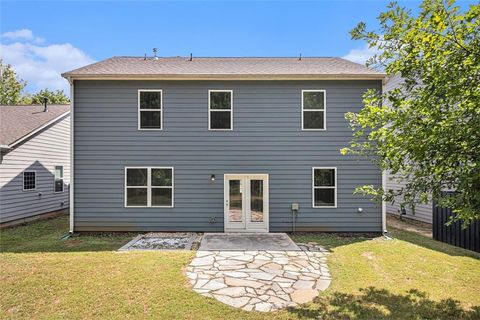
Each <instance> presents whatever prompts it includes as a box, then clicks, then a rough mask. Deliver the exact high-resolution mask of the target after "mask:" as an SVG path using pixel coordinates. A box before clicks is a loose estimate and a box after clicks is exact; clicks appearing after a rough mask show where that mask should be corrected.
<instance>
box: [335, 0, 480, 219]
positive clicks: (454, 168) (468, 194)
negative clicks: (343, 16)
mask: <svg viewBox="0 0 480 320" xmlns="http://www.w3.org/2000/svg"><path fill="white" fill-rule="evenodd" d="M420 9H421V10H420V12H419V14H418V15H417V16H414V15H412V13H411V11H410V10H407V9H405V8H403V7H400V6H399V5H398V4H397V3H395V2H394V3H390V4H389V5H388V7H387V10H386V12H383V13H381V14H380V15H379V17H378V20H379V22H380V27H379V29H378V30H376V31H366V25H365V23H363V22H361V23H359V24H358V25H357V26H356V27H355V28H354V29H353V30H352V31H351V32H350V33H351V36H352V38H353V39H356V40H365V41H366V42H367V43H368V44H369V46H370V47H376V48H379V49H380V51H381V53H379V54H377V55H375V56H374V57H373V58H371V59H370V60H369V61H368V62H367V64H368V65H370V66H376V67H380V68H382V69H384V70H385V71H386V72H387V73H388V74H390V75H399V76H401V77H402V78H403V79H404V82H403V84H401V86H400V87H399V88H397V89H395V90H393V91H391V92H388V93H383V94H380V93H379V92H376V91H374V90H369V91H367V92H366V93H365V95H364V105H365V106H364V108H363V109H362V110H361V111H360V112H359V113H356V114H354V113H348V114H346V118H347V120H349V122H350V125H351V127H352V129H353V130H354V135H353V136H354V138H353V140H352V141H351V144H350V147H349V148H344V149H342V150H341V151H342V153H343V154H348V153H350V154H361V155H366V156H367V157H369V158H371V159H372V161H375V162H377V163H378V164H379V165H380V167H381V168H382V169H384V170H389V171H390V172H391V173H393V174H400V175H403V176H405V181H407V185H406V187H405V188H403V190H400V191H399V192H393V191H391V190H387V191H385V192H384V191H383V190H381V189H377V188H374V187H373V186H363V187H359V188H357V192H363V193H366V194H370V195H373V197H374V199H377V200H381V199H383V200H386V201H393V199H394V196H395V195H401V196H403V203H402V204H404V205H409V206H413V207H414V206H415V203H418V202H419V201H425V200H426V199H427V197H428V195H429V194H431V196H432V197H433V199H435V200H438V201H440V203H441V204H442V205H443V206H446V207H449V208H452V209H453V212H454V213H456V215H455V220H458V219H461V220H464V221H465V224H464V225H468V224H469V222H471V221H472V220H473V219H478V218H480V21H479V20H480V19H479V17H480V5H479V4H475V5H470V6H469V7H468V8H467V9H465V10H464V11H461V9H460V8H459V7H458V6H455V3H454V1H453V0H448V1H446V2H443V1H441V0H424V1H423V3H422V4H421V6H420ZM445 189H453V190H456V192H455V194H454V195H453V196H451V197H448V198H442V197H441V191H442V190H445Z"/></svg>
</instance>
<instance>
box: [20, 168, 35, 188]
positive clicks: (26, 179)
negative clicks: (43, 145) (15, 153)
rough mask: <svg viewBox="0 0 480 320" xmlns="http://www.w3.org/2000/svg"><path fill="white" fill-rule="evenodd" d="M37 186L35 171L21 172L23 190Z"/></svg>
mask: <svg viewBox="0 0 480 320" xmlns="http://www.w3.org/2000/svg"><path fill="white" fill-rule="evenodd" d="M36 188H37V173H36V172H35V171H24V172H23V190H25V191H27V190H35V189H36Z"/></svg>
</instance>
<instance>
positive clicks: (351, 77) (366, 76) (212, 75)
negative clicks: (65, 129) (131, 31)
mask: <svg viewBox="0 0 480 320" xmlns="http://www.w3.org/2000/svg"><path fill="white" fill-rule="evenodd" d="M62 77H64V78H66V79H67V80H69V81H72V80H382V81H383V80H384V79H385V77H386V74H385V73H375V74H324V75H319V74H311V75H310V74H215V73H205V74H200V73H198V74H131V75H127V74H71V73H68V72H67V73H63V74H62Z"/></svg>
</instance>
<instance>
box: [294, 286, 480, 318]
mask: <svg viewBox="0 0 480 320" xmlns="http://www.w3.org/2000/svg"><path fill="white" fill-rule="evenodd" d="M289 312H290V313H292V314H295V315H296V316H298V317H299V318H301V319H452V320H453V319H480V306H475V307H473V308H471V309H470V310H465V309H463V308H462V307H461V305H460V302H459V301H456V300H453V299H445V300H441V301H434V300H430V299H429V298H428V296H427V294H426V293H425V292H422V291H419V290H415V289H412V290H409V291H408V292H407V293H406V294H394V293H391V292H389V291H388V290H385V289H376V288H374V287H368V288H364V289H360V293H359V294H348V293H341V292H333V293H330V294H326V295H322V296H319V297H317V298H316V299H315V300H314V301H313V303H310V304H307V305H303V306H300V307H297V308H295V309H290V310H289Z"/></svg>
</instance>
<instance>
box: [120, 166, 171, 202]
mask: <svg viewBox="0 0 480 320" xmlns="http://www.w3.org/2000/svg"><path fill="white" fill-rule="evenodd" d="M173 180H174V178H173V168H171V167H127V168H125V206H126V207H173V186H174V181H173Z"/></svg>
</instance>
